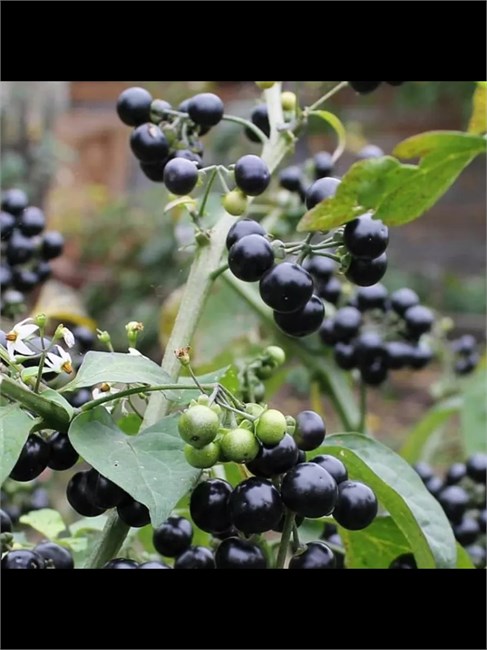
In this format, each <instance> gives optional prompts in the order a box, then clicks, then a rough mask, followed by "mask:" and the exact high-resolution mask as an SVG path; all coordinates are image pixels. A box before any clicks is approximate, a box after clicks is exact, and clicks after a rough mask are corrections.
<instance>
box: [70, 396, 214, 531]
mask: <svg viewBox="0 0 487 650" xmlns="http://www.w3.org/2000/svg"><path fill="white" fill-rule="evenodd" d="M178 417H179V416H178V415H177V414H176V415H172V416H169V417H165V418H163V419H162V420H160V421H159V422H157V423H156V424H154V425H153V426H152V427H150V428H148V429H145V430H144V431H142V432H141V433H139V434H138V435H137V436H126V435H124V434H123V433H122V432H121V431H120V429H119V428H118V427H117V425H116V424H115V422H114V421H113V419H112V418H111V416H110V415H109V413H108V412H107V411H106V409H104V408H103V407H98V408H95V409H92V410H90V411H87V412H86V413H81V414H80V415H78V416H77V417H76V418H75V419H74V420H73V422H72V424H71V426H70V429H69V438H70V440H71V443H72V444H73V446H74V448H75V449H76V451H78V453H79V454H81V456H82V457H83V458H84V459H85V460H86V462H88V463H90V465H92V466H93V467H94V468H95V469H97V470H98V471H99V472H100V474H103V476H106V477H107V478H109V479H110V480H112V481H114V482H115V483H116V484H117V485H120V487H122V488H123V489H124V490H126V491H127V492H128V493H129V494H130V495H131V496H132V497H133V498H134V499H136V500H137V501H140V502H141V503H143V504H144V505H146V506H147V507H148V508H149V511H150V516H151V522H152V525H153V526H158V525H159V524H161V523H162V522H163V521H165V519H167V517H168V516H169V514H170V513H171V510H172V509H173V508H174V507H175V506H176V504H177V503H178V501H179V499H180V498H181V497H182V496H184V495H185V494H186V493H187V492H188V491H189V490H190V488H191V487H192V485H193V484H194V482H195V481H196V479H197V478H198V476H199V475H200V473H201V472H200V470H198V469H195V468H194V467H191V466H190V465H188V463H187V462H186V460H185V458H184V455H183V447H184V443H183V441H182V440H181V438H180V437H179V433H178V426H177V423H178Z"/></svg>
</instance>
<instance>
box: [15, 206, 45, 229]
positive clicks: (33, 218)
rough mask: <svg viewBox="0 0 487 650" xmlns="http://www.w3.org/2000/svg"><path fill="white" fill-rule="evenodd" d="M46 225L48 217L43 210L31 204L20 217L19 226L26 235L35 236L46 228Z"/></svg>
mask: <svg viewBox="0 0 487 650" xmlns="http://www.w3.org/2000/svg"><path fill="white" fill-rule="evenodd" d="M45 225H46V218H45V216H44V213H43V212H42V210H39V208H35V207H34V206H32V205H31V206H30V207H28V208H26V209H25V210H24V211H23V212H22V214H21V217H20V222H19V228H20V232H21V233H22V234H23V235H25V236H26V237H33V236H34V235H38V234H39V233H41V232H42V231H43V230H44V227H45Z"/></svg>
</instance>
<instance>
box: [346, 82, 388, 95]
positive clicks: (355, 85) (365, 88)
mask: <svg viewBox="0 0 487 650" xmlns="http://www.w3.org/2000/svg"><path fill="white" fill-rule="evenodd" d="M348 83H349V84H350V87H351V88H352V89H353V90H355V92H357V93H360V94H361V95H366V94H367V93H371V92H372V91H374V90H375V89H376V88H378V87H379V85H380V83H381V82H380V81H349V82H348Z"/></svg>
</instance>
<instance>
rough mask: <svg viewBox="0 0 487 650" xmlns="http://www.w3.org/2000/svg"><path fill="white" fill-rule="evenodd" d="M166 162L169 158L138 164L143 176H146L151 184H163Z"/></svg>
mask: <svg viewBox="0 0 487 650" xmlns="http://www.w3.org/2000/svg"><path fill="white" fill-rule="evenodd" d="M168 161H169V158H165V159H164V160H159V161H158V162H141V163H139V164H140V169H141V170H142V172H143V173H144V176H147V178H148V179H149V180H150V181H152V182H153V183H164V170H165V169H166V165H167V163H168Z"/></svg>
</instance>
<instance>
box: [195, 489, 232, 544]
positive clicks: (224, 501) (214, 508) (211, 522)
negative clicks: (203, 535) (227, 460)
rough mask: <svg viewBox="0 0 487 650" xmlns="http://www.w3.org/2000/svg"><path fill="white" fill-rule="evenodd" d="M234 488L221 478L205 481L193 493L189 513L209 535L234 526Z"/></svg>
mask: <svg viewBox="0 0 487 650" xmlns="http://www.w3.org/2000/svg"><path fill="white" fill-rule="evenodd" d="M231 493H232V486H231V485H230V483H227V481H224V480H223V479H220V478H213V479H209V480H208V481H203V482H202V483H200V484H199V485H197V486H196V487H195V489H194V490H193V492H192V493H191V498H190V502H189V511H190V514H191V518H192V519H193V521H194V523H195V524H196V525H197V526H198V528H201V530H204V531H206V532H208V533H221V532H223V531H225V530H228V529H229V528H230V527H231V525H232V519H231V516H230V503H229V499H230V495H231Z"/></svg>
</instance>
